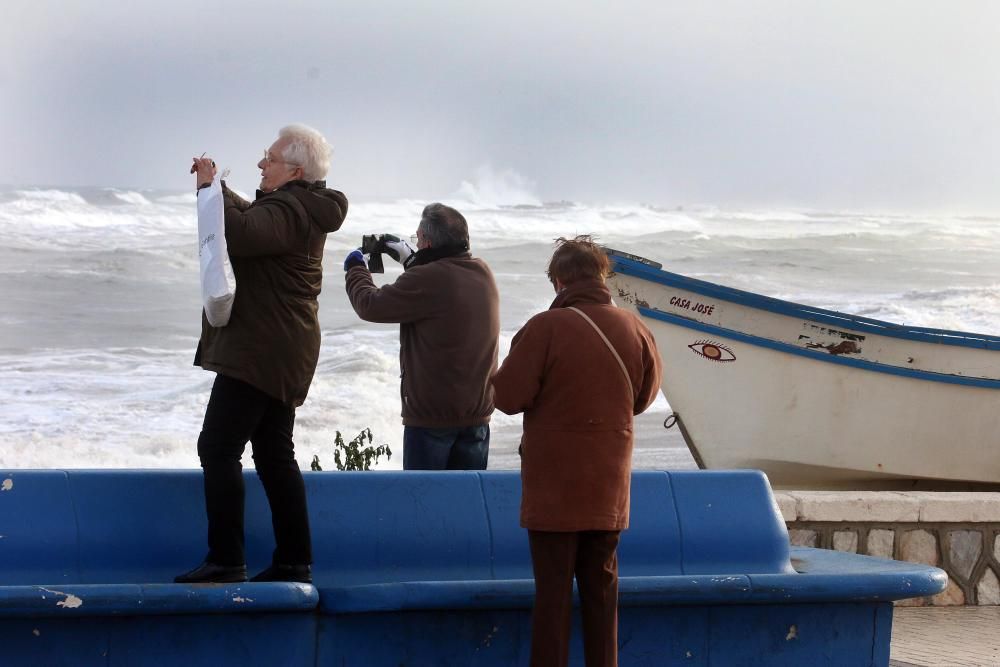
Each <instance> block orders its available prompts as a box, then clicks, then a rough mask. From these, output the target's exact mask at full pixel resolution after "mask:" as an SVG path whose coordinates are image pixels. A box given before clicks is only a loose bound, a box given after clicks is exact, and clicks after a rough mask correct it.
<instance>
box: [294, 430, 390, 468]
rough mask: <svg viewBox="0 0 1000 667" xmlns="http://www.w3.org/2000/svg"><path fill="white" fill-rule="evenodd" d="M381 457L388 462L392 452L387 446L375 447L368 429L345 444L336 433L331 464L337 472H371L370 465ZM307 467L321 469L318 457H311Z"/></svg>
mask: <svg viewBox="0 0 1000 667" xmlns="http://www.w3.org/2000/svg"><path fill="white" fill-rule="evenodd" d="M365 443H367V444H365ZM341 452H343V456H341ZM382 456H385V459H386V461H388V460H389V459H391V458H392V450H391V449H389V445H375V438H374V437H373V436H372V430H371V429H370V428H366V429H363V430H362V431H361V433H358V434H357V435H356V436H354V439H353V440H351V441H350V442H348V443H346V444H345V443H344V436H342V435H341V434H340V431H337V435H336V437H335V438H334V440H333V463H334V465H336V466H337V470H371V467H372V464H375V463H378V460H379V458H381V457H382ZM309 467H310V468H311V469H312V470H322V469H323V467H322V466H321V465H320V462H319V456H318V455H313V460H312V464H311V465H310V466H309Z"/></svg>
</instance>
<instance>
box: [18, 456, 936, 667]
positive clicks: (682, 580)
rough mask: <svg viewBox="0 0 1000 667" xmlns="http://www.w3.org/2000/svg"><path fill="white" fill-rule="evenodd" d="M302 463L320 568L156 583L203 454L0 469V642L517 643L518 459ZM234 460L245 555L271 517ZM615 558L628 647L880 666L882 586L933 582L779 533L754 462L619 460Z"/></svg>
mask: <svg viewBox="0 0 1000 667" xmlns="http://www.w3.org/2000/svg"><path fill="white" fill-rule="evenodd" d="M305 478H306V485H307V491H308V494H309V505H310V515H311V520H312V529H313V543H314V552H315V564H314V577H315V585H314V586H308V585H301V584H283V583H268V584H226V585H200V586H199V585H195V586H184V585H176V584H171V583H168V582H170V581H172V578H173V576H174V575H175V574H177V573H178V572H181V571H183V570H185V569H187V568H189V567H190V566H191V565H192V564H194V563H195V562H197V561H198V560H199V559H200V558H201V557H202V556H203V554H204V550H205V546H204V534H205V518H204V505H203V496H202V489H201V476H200V472H199V471H65V472H64V471H11V472H8V473H6V474H0V483H2V484H3V486H2V487H0V488H5V489H7V490H4V491H0V583H2V584H4V585H0V646H2V647H4V648H3V649H2V650H3V651H5V652H6V655H7V656H11V655H13V656H31V659H32V662H33V663H34V664H166V663H170V662H178V661H183V662H184V664H224V663H227V662H233V661H235V660H236V659H237V657H239V659H241V660H243V661H244V662H248V663H249V664H288V665H293V664H303V665H305V664H348V665H381V664H386V665H398V664H406V665H445V664H454V665H477V664H482V665H519V664H527V646H528V638H529V636H530V633H529V630H530V608H531V604H532V601H533V583H532V580H531V567H530V558H529V555H528V548H527V539H526V536H525V533H524V531H523V530H522V529H521V528H519V527H518V520H517V515H518V505H519V502H520V482H519V479H518V476H517V473H514V472H488V473H474V472H468V473H418V472H408V473H399V472H397V473H392V472H379V473H374V472H370V473H307V474H306V475H305ZM8 480H9V482H8ZM246 480H247V549H248V564H249V566H250V569H251V570H256V569H260V568H263V567H264V566H265V565H266V564H267V562H268V560H269V557H270V549H271V547H272V544H271V539H272V538H271V528H270V516H269V513H268V511H267V505H266V501H265V499H264V496H263V493H262V491H261V489H260V486H259V484H258V483H257V481H256V478H255V477H254V476H253V475H252V473H248V475H247V477H246ZM619 562H620V573H621V586H620V589H621V594H620V604H621V623H620V643H621V644H622V647H621V664H622V665H632V664H635V665H638V664H649V665H669V664H696V665H698V664H701V665H707V664H730V665H739V664H767V665H799V664H831V665H833V664H838V665H839V664H859V665H860V664H871V665H887V664H888V653H889V649H888V640H889V631H890V627H891V620H892V607H891V601H892V600H895V599H900V598H905V597H914V596H920V595H927V594H932V593H935V592H937V591H939V590H941V589H943V587H944V585H945V583H946V581H945V578H944V577H945V575H944V573H943V572H942V571H940V570H937V569H935V568H928V567H924V566H919V565H911V564H906V563H898V562H895V561H886V560H880V559H874V558H869V557H864V556H854V555H850V554H840V553H835V552H824V551H819V550H815V549H789V545H788V537H787V533H786V532H785V528H784V525H783V523H782V521H781V517H780V515H779V514H778V511H777V508H776V506H775V505H774V501H773V498H772V496H771V493H770V489H769V487H768V485H767V481H766V478H764V477H763V476H762V475H761V474H759V473H756V472H752V471H739V472H704V471H699V472H684V473H665V472H640V473H635V474H634V475H633V481H632V521H631V528H630V529H629V530H628V531H626V532H625V533H624V534H623V537H622V542H621V547H620V550H619ZM793 564H794V567H793ZM574 643H575V646H576V647H577V648H578V647H579V639H578V638H576V639H575V640H574ZM573 659H574V661H575V662H576V663H577V664H582V657H581V656H579V655H576V654H574V658H573Z"/></svg>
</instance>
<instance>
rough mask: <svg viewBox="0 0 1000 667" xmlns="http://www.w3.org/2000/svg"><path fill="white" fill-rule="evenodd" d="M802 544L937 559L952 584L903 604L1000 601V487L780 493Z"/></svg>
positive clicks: (792, 535)
mask: <svg viewBox="0 0 1000 667" xmlns="http://www.w3.org/2000/svg"><path fill="white" fill-rule="evenodd" d="M774 495H775V498H776V500H777V501H778V507H779V508H780V509H781V514H782V516H783V517H784V519H785V524H786V525H787V526H788V535H789V539H790V540H791V543H792V544H793V545H796V546H806V547H819V548H821V549H836V550H838V551H849V552H853V553H861V554H868V555H871V556H880V557H882V558H895V559H896V560H904V561H909V562H912V563H925V564H927V565H935V566H937V567H940V568H941V569H943V570H945V571H946V572H947V573H948V578H949V582H948V588H947V589H945V590H944V591H943V592H941V593H939V594H938V595H935V596H933V597H927V598H914V599H912V600H903V601H901V602H898V603H897V604H899V605H909V606H914V605H916V606H920V605H966V604H968V605H1000V493H961V492H930V491H919V492H918V491H899V492H896V491H776V492H775V494H774Z"/></svg>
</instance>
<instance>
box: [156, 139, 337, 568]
mask: <svg viewBox="0 0 1000 667" xmlns="http://www.w3.org/2000/svg"><path fill="white" fill-rule="evenodd" d="M329 166H330V146H329V144H328V143H327V141H326V139H325V138H324V137H323V135H321V134H320V133H319V132H318V131H316V130H314V129H312V128H310V127H306V126H304V125H289V126H288V127H284V128H282V129H281V130H280V131H279V132H278V138H277V139H276V140H275V141H274V143H272V144H271V146H270V147H269V148H268V149H267V150H265V151H264V157H263V159H262V160H261V161H260V162H258V163H257V167H258V168H259V169H260V172H261V179H260V189H259V190H258V191H257V196H256V198H255V199H254V201H252V202H248V201H245V200H244V199H242V198H241V197H239V196H238V195H236V193H234V192H232V191H231V190H230V189H229V188H227V187H225V186H224V185H223V197H224V200H225V235H226V242H227V244H228V248H229V257H230V260H231V262H232V267H233V272H234V273H235V275H236V283H237V285H238V289H237V293H236V299H235V300H234V302H233V310H232V315H231V317H230V319H229V323H228V324H227V325H226V326H224V327H221V328H217V327H213V326H211V325H210V324H209V322H208V320H207V318H206V317H205V315H204V314H202V324H201V339H200V340H199V342H198V350H197V352H196V355H195V362H194V363H195V365H198V366H201V367H202V368H204V369H205V370H208V371H214V372H215V373H216V374H217V375H216V377H215V383H214V384H213V385H212V394H211V396H210V397H209V399H208V407H207V408H206V410H205V420H204V423H203V425H202V430H201V435H200V436H199V437H198V457H199V459H200V460H201V467H202V469H203V470H204V482H205V506H206V510H207V514H208V555H207V556H206V557H205V560H204V562H203V563H202V564H201V565H199V566H198V567H196V568H194V569H193V570H191V571H190V572H185V573H184V574H181V575H179V576H177V577H176V579H175V581H176V582H178V583H209V582H215V583H222V582H238V581H246V578H247V567H246V559H245V542H244V535H243V513H244V490H243V468H242V465H241V463H240V459H241V457H242V455H243V450H244V448H245V447H246V444H247V442H248V441H249V442H250V443H251V446H252V447H253V459H254V466H255V468H256V470H257V475H258V477H260V481H261V483H262V484H263V486H264V491H265V492H266V493H267V498H268V502H269V504H270V507H271V517H272V524H273V526H274V538H275V544H276V548H275V550H274V556H273V560H272V563H271V566H270V567H268V568H267V569H266V570H264V571H263V572H261V573H259V574H257V575H256V576H255V577H254V578H253V581H300V582H308V581H311V580H312V573H311V563H312V547H311V542H310V533H309V515H308V512H307V508H306V492H305V486H304V484H303V481H302V473H301V472H300V471H299V466H298V463H297V462H296V460H295V443H294V442H293V440H292V431H293V428H294V425H295V409H296V408H297V407H298V406H300V405H302V403H303V401H305V399H306V394H307V392H308V390H309V384H310V382H311V381H312V377H313V372H314V371H315V370H316V362H317V359H318V357H319V348H320V327H319V319H318V315H317V313H318V309H319V306H318V303H317V300H316V297H317V296H318V295H319V293H320V289H321V287H322V282H323V247H324V245H325V244H326V236H327V234H330V233H332V232H335V231H337V230H338V229H340V226H341V224H343V222H344V216H345V215H346V213H347V198H346V197H345V196H344V194H343V193H342V192H339V191H337V190H333V189H330V188H327V187H326V182H325V178H326V174H327V170H328V169H329ZM193 167H194V168H193V172H194V173H196V174H197V186H198V191H199V192H201V191H202V190H203V188H205V187H207V186H209V185H211V183H212V181H213V178H214V176H215V163H214V162H212V159H211V158H206V157H201V158H194V165H193Z"/></svg>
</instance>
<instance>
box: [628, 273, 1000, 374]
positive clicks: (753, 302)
mask: <svg viewBox="0 0 1000 667" xmlns="http://www.w3.org/2000/svg"><path fill="white" fill-rule="evenodd" d="M608 259H610V260H611V269H612V271H614V272H617V273H623V274H625V275H627V276H632V277H635V278H640V279H643V280H649V281H651V282H654V283H659V284H661V285H668V286H670V287H677V288H680V289H685V290H688V291H690V292H695V293H697V294H702V295H704V296H709V297H713V298H717V299H722V300H724V301H729V302H731V303H736V304H740V305H745V306H749V307H751V308H756V309H758V310H766V311H768V312H772V313H776V314H778V315H786V316H789V317H797V318H802V319H806V320H811V321H814V322H822V323H824V324H831V325H834V326H838V327H840V328H842V329H848V330H854V331H864V332H866V333H871V334H876V335H879V336H886V337H890V338H901V339H904V340H915V341H921V342H925V343H937V344H941V345H955V346H959V347H971V348H975V349H986V350H1000V336H992V335H989V334H979V333H972V332H965V331H953V330H949V329H932V328H929V327H916V326H908V325H905V324H897V323H895V322H887V321H885V320H877V319H874V318H870V317H864V316H862V315H851V314H849V313H843V312H840V311H836V310H827V309H825V308H818V307H814V306H807V305H804V304H800V303H795V302H794V301H785V300H783V299H778V298H775V297H770V296H764V295H763V294H757V293H756V292H748V291H745V290H741V289H737V288H735V287H726V286H725V285H719V284H717V283H712V282H708V281H706V280H700V279H698V278H690V277H688V276H684V275H681V274H679V273H672V272H670V271H665V270H663V269H654V268H652V267H650V266H648V265H645V264H643V263H641V262H638V261H635V260H631V259H628V258H626V257H622V256H620V255H611V256H610V257H609V258H608ZM657 312H663V311H657ZM679 319H682V320H684V319H686V318H679ZM692 321H693V320H692ZM709 326H712V325H709ZM725 330H726V331H731V330H729V329H725ZM765 340H766V339H765ZM792 347H793V349H798V348H794V346H792ZM939 375H940V374H939Z"/></svg>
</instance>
